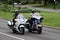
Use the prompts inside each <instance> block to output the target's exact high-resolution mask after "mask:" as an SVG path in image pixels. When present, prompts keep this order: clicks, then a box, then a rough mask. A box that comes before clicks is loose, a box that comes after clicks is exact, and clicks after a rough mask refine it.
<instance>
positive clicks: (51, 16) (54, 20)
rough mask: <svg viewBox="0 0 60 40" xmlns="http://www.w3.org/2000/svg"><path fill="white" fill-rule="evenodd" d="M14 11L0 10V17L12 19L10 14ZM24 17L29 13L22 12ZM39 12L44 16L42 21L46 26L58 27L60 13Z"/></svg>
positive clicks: (59, 25)
mask: <svg viewBox="0 0 60 40" xmlns="http://www.w3.org/2000/svg"><path fill="white" fill-rule="evenodd" d="M13 14H14V13H11V12H3V11H0V18H5V19H9V20H10V19H12V15H13ZM22 14H23V15H24V16H25V18H28V16H29V14H30V13H22ZM40 14H41V15H42V16H43V17H44V20H43V23H42V24H44V25H47V26H55V27H60V13H57V12H56V13H55V12H42V11H41V12H40Z"/></svg>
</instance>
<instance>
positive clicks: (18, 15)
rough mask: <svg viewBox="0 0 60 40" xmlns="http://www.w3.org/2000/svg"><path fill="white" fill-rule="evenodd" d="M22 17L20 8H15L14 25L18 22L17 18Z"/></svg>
mask: <svg viewBox="0 0 60 40" xmlns="http://www.w3.org/2000/svg"><path fill="white" fill-rule="evenodd" d="M21 18H23V15H22V14H20V13H19V10H15V14H14V15H13V26H14V25H15V23H16V21H15V19H21Z"/></svg>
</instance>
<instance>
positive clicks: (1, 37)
mask: <svg viewBox="0 0 60 40" xmlns="http://www.w3.org/2000/svg"><path fill="white" fill-rule="evenodd" d="M0 40H60V30H56V29H51V28H45V27H43V30H42V34H36V33H29V32H28V31H27V30H26V31H25V34H24V35H20V34H14V33H12V31H11V30H10V29H9V28H8V26H7V20H3V19H0Z"/></svg>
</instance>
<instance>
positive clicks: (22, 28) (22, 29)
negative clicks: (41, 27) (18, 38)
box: [20, 27, 25, 35]
mask: <svg viewBox="0 0 60 40" xmlns="http://www.w3.org/2000/svg"><path fill="white" fill-rule="evenodd" d="M20 32H21V35H24V32H25V29H24V27H21V30H20Z"/></svg>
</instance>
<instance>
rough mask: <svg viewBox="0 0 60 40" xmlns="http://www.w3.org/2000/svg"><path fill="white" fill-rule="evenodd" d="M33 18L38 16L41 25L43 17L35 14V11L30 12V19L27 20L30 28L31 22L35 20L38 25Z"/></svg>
mask: <svg viewBox="0 0 60 40" xmlns="http://www.w3.org/2000/svg"><path fill="white" fill-rule="evenodd" d="M33 16H40V17H41V18H40V23H41V20H42V19H43V17H42V16H41V15H40V14H39V13H37V12H36V10H32V13H31V14H30V18H29V20H28V21H29V23H30V25H31V26H32V24H33V21H35V20H36V21H35V22H37V23H38V20H37V19H36V18H34V17H33Z"/></svg>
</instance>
